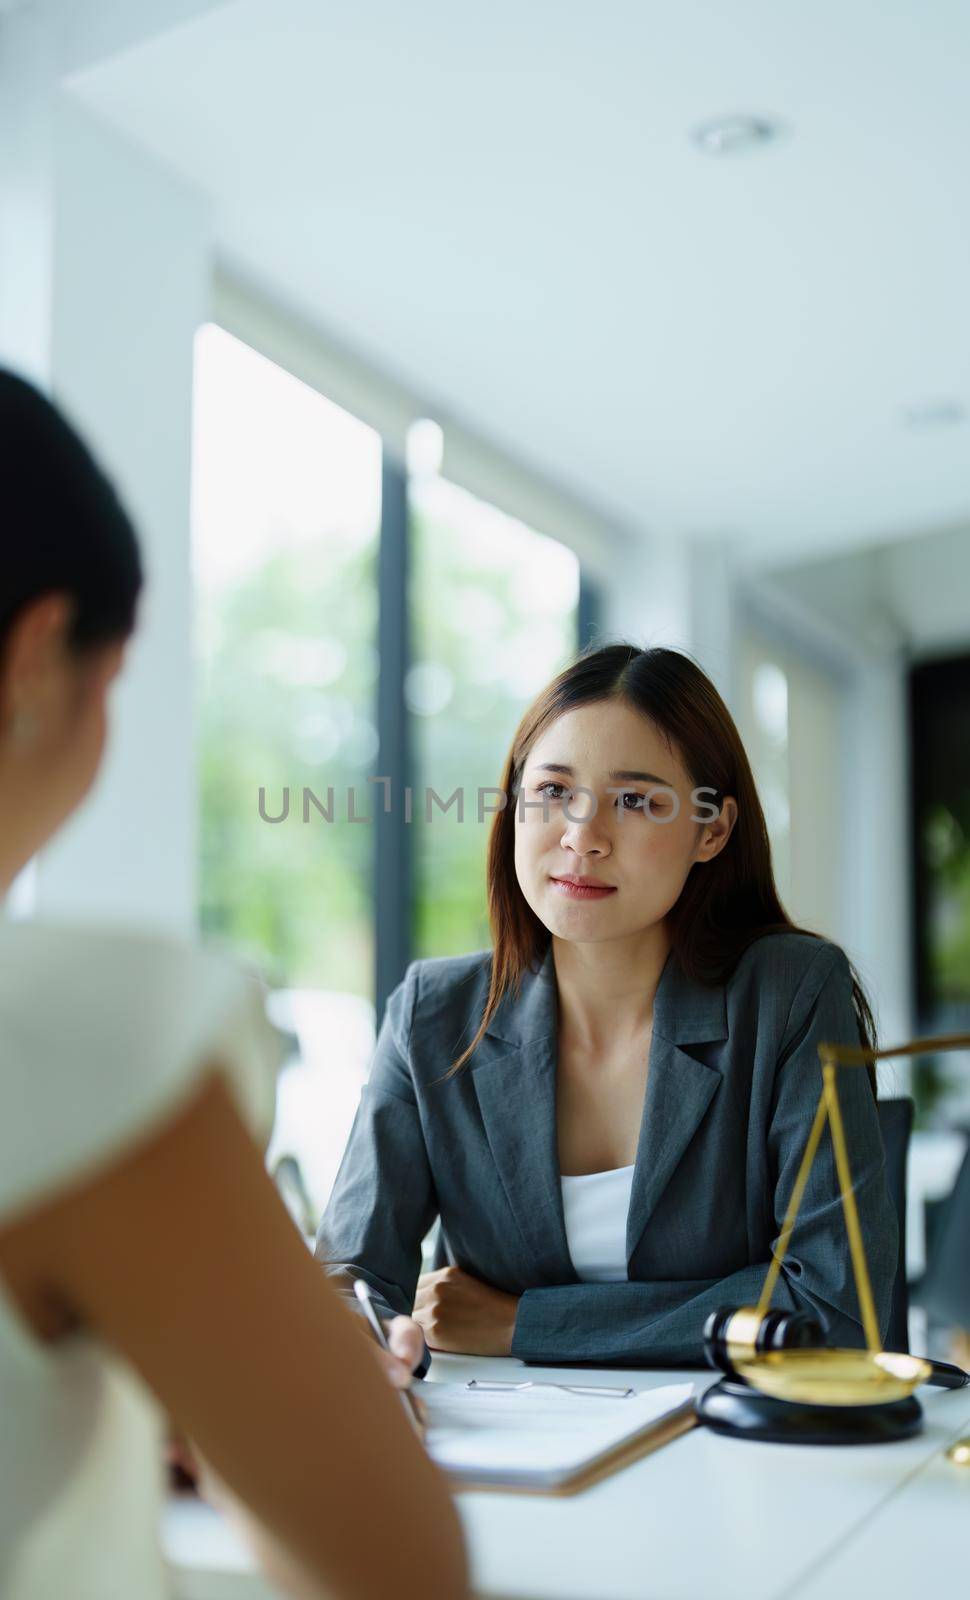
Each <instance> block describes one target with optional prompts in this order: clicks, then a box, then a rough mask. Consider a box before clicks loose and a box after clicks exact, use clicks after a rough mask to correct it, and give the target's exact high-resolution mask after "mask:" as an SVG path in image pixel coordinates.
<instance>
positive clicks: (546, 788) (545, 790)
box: [536, 782, 566, 800]
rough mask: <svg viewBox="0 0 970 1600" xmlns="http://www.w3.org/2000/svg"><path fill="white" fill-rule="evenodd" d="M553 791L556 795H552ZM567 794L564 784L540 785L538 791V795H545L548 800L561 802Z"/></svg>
mask: <svg viewBox="0 0 970 1600" xmlns="http://www.w3.org/2000/svg"><path fill="white" fill-rule="evenodd" d="M551 790H555V791H556V792H555V794H552V793H550V791H551ZM565 793H566V785H565V784H564V783H552V782H549V783H540V785H539V787H538V788H537V789H536V794H542V795H545V796H546V798H547V799H548V800H561V799H562V798H563V796H564V794H565Z"/></svg>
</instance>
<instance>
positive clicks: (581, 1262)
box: [560, 1167, 633, 1283]
mask: <svg viewBox="0 0 970 1600" xmlns="http://www.w3.org/2000/svg"><path fill="white" fill-rule="evenodd" d="M560 1182H561V1184H562V1209H563V1218H564V1220H565V1223H566V1242H567V1244H568V1245H569V1254H570V1257H571V1259H572V1263H573V1266H574V1267H575V1268H576V1275H577V1277H578V1278H580V1279H582V1281H583V1282H584V1283H618V1282H624V1281H625V1280H626V1276H627V1271H626V1267H627V1259H626V1219H627V1215H628V1213H629V1210H630V1191H631V1189H632V1187H633V1168H632V1167H614V1168H613V1170H612V1171H610V1172H586V1173H583V1174H582V1175H581V1176H579V1177H575V1178H561V1179H560Z"/></svg>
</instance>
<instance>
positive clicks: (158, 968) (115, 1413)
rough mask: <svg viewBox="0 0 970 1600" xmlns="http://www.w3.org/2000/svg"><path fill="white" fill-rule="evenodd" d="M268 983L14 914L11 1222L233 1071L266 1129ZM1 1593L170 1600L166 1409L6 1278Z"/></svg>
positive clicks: (6, 1094) (7, 1196)
mask: <svg viewBox="0 0 970 1600" xmlns="http://www.w3.org/2000/svg"><path fill="white" fill-rule="evenodd" d="M277 1060H278V1052H277V1050H276V1045H275V1040H274V1037H273V1034H272V1032H271V1030H270V1028H269V1025H268V1023H267V1022H266V1018H265V1008H264V1004H263V995H262V993H261V991H260V986H259V985H258V984H257V983H256V982H255V981H254V980H253V979H252V978H250V977H247V976H246V975H244V974H243V973H241V972H240V971H238V970H237V969H236V968H234V967H233V966H232V965H231V964H230V963H229V962H227V961H225V960H223V959H222V958H220V957H218V956H215V955H212V954H210V953H208V952H203V951H201V950H197V949H195V948H193V947H192V946H191V945H190V944H187V943H186V944H183V943H181V942H179V941H178V940H175V939H166V938H163V937H161V936H157V935H152V934H145V933H132V932H127V931H126V932H122V931H121V930H117V931H113V932H102V931H92V930H88V929H84V930H82V929H80V928H78V929H70V928H67V927H51V926H44V925H42V924H35V923H18V924H12V923H4V922H0V1227H2V1226H3V1225H4V1223H6V1222H8V1221H9V1220H11V1219H13V1218H14V1217H16V1216H17V1215H18V1214H20V1213H23V1212H25V1211H29V1210H30V1209H31V1208H32V1207H33V1206H35V1205H37V1204H38V1203H39V1202H41V1201H43V1200H46V1199H48V1198H50V1197H53V1196H55V1195H56V1194H57V1192H58V1190H60V1189H62V1188H64V1187H65V1186H66V1185H68V1184H70V1183H73V1182H75V1181H77V1180H79V1179H83V1178H84V1177H85V1176H86V1175H87V1174H89V1173H96V1172H97V1170H98V1169H99V1168H100V1167H102V1166H103V1165H104V1164H105V1163H107V1162H108V1161H110V1160H111V1159H112V1158H114V1157H116V1156H118V1155H119V1154H120V1153H121V1152H122V1151H124V1149H125V1148H126V1146H128V1145H129V1144H130V1143H131V1142H132V1141H133V1140H135V1139H137V1138H139V1137H141V1136H143V1135H144V1134H145V1132H146V1131H147V1130H150V1129H151V1127H152V1126H153V1125H154V1124H155V1123H157V1122H160V1121H162V1120H163V1119H164V1118H165V1117H166V1116H169V1115H171V1114H173V1113H174V1112H175V1110H176V1109H177V1107H178V1104H179V1102H180V1101H181V1100H182V1099H184V1098H185V1097H186V1096H187V1095H189V1094H191V1092H192V1090H193V1088H194V1086H195V1083H196V1082H197V1081H198V1079H199V1078H200V1077H201V1075H202V1072H203V1070H211V1068H212V1066H214V1065H218V1066H221V1067H222V1068H223V1070H224V1071H225V1073H226V1075H227V1077H228V1079H229V1081H230V1083H231V1085H232V1087H233V1089H234V1091H235V1095H236V1099H237V1101H238V1103H239V1105H240V1108H241V1110H242V1112H243V1114H244V1116H245V1117H246V1119H247V1121H248V1122H249V1124H250V1126H252V1127H254V1128H255V1129H257V1130H258V1132H259V1133H260V1135H262V1134H263V1133H267V1132H268V1129H269V1123H270V1120H271V1117H272V1102H273V1086H274V1074H275V1067H276V1065H277ZM0 1417H2V1426H0V1594H2V1595H3V1596H4V1600H53V1597H54V1596H60V1595H64V1596H67V1595H70V1596H71V1600H114V1597H115V1596H117V1597H118V1600H121V1597H122V1596H124V1597H126V1600H134V1597H135V1596H137V1597H138V1600H159V1597H161V1596H164V1595H166V1594H167V1593H168V1588H167V1584H166V1579H165V1572H164V1568H163V1564H162V1560H161V1556H160V1554H159V1550H158V1540H157V1527H158V1520H159V1514H160V1505H161V1490H162V1474H161V1465H160V1463H161V1454H160V1448H159V1447H160V1441H161V1419H160V1417H159V1415H158V1412H157V1409H156V1406H155V1404H154V1401H153V1399H152V1398H151V1396H150V1395H149V1393H148V1391H147V1390H146V1389H145V1388H144V1386H143V1385H142V1384H141V1382H140V1381H139V1380H138V1379H137V1378H136V1376H135V1375H134V1374H133V1373H132V1372H131V1371H130V1370H129V1369H128V1368H127V1367H126V1366H124V1364H123V1363H121V1362H120V1361H119V1360H118V1359H117V1358H115V1357H114V1356H112V1355H111V1354H109V1352H108V1350H107V1349H106V1348H105V1347H103V1346H102V1345H100V1344H99V1343H98V1341H97V1340H96V1339H95V1338H93V1337H87V1336H78V1337H72V1338H70V1339H68V1340H65V1341H64V1342H63V1344H53V1345H45V1344H43V1343H42V1342H40V1341H39V1340H37V1339H36V1338H35V1337H34V1336H33V1334H32V1332H31V1331H30V1329H29V1328H28V1327H27V1326H26V1324H25V1323H24V1322H23V1320H22V1318H21V1317H20V1314H19V1311H18V1309H17V1308H16V1307H15V1306H14V1303H13V1301H12V1300H11V1299H10V1298H7V1297H5V1295H4V1290H3V1280H2V1278H0Z"/></svg>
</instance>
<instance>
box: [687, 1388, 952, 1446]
mask: <svg viewBox="0 0 970 1600" xmlns="http://www.w3.org/2000/svg"><path fill="white" fill-rule="evenodd" d="M697 1416H698V1420H699V1421H700V1422H702V1423H703V1424H704V1425H705V1427H708V1428H711V1429H712V1430H713V1431H714V1432H715V1433H724V1434H728V1435H730V1436H731V1437H732V1438H734V1439H760V1440H762V1441H763V1442H765V1443H768V1444H890V1443H892V1442H893V1440H895V1439H909V1438H912V1436H913V1434H914V1433H919V1431H920V1429H921V1428H922V1426H923V1408H922V1406H921V1405H920V1403H919V1401H918V1400H917V1399H916V1397H915V1396H914V1395H909V1396H908V1397H907V1398H906V1399H904V1400H891V1401H888V1402H883V1403H882V1404H880V1405H857V1406H847V1405H839V1406H824V1405H809V1404H807V1403H806V1402H804V1401H798V1400H776V1399H775V1398H774V1397H773V1396H772V1395H767V1394H761V1393H759V1391H758V1390H757V1389H752V1388H750V1387H749V1385H748V1384H746V1383H735V1382H733V1381H732V1380H731V1379H730V1378H722V1380H721V1382H720V1383H715V1384H713V1385H712V1387H711V1388H710V1389H708V1390H707V1391H706V1393H705V1394H703V1395H702V1396H701V1398H700V1399H699V1400H698V1402H697Z"/></svg>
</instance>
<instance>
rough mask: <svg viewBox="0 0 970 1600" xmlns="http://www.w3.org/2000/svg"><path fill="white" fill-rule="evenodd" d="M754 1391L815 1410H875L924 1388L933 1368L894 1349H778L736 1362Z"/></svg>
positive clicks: (736, 1365)
mask: <svg viewBox="0 0 970 1600" xmlns="http://www.w3.org/2000/svg"><path fill="white" fill-rule="evenodd" d="M734 1370H735V1371H736V1372H737V1374H738V1376H739V1377H741V1378H743V1379H744V1380H745V1382H746V1383H750V1385H751V1387H752V1388H753V1389H759V1390H760V1391H761V1393H762V1394H770V1395H772V1396H773V1397H774V1398H775V1399H776V1400H797V1401H799V1402H800V1403H801V1404H802V1405H814V1406H873V1405H881V1404H882V1403H883V1402H884V1401H890V1400H902V1399H904V1398H905V1397H906V1395H909V1394H912V1393H913V1390H914V1389H916V1388H918V1387H919V1385H920V1384H921V1383H925V1381H926V1379H927V1378H928V1377H929V1376H930V1373H931V1372H932V1370H933V1369H932V1368H931V1366H930V1364H929V1362H928V1361H923V1360H921V1359H920V1357H919V1356H907V1355H902V1354H899V1353H897V1352H895V1351H892V1350H879V1351H871V1350H776V1351H773V1352H772V1353H771V1354H770V1355H763V1356H753V1357H752V1358H751V1360H750V1361H737V1360H736V1361H735V1363H734Z"/></svg>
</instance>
